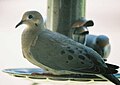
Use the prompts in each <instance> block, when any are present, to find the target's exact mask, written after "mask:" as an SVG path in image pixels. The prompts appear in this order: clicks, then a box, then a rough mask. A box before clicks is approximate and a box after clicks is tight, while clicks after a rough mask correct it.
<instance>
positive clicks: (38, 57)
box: [16, 11, 120, 85]
mask: <svg viewBox="0 0 120 85" xmlns="http://www.w3.org/2000/svg"><path fill="white" fill-rule="evenodd" d="M21 24H26V25H27V28H25V29H24V31H23V33H22V51H23V55H24V57H25V58H26V59H27V60H28V61H30V62H31V63H33V64H34V65H37V66H39V67H41V68H43V69H45V70H47V71H49V72H50V73H53V74H55V75H64V74H98V75H102V76H104V77H105V78H107V79H109V80H110V81H112V82H113V83H115V84H116V85H120V81H119V80H118V79H117V78H116V77H115V76H114V75H113V74H114V73H117V72H118V71H117V70H116V69H118V66H116V65H112V64H106V63H105V62H104V60H103V59H102V58H101V56H100V55H99V54H98V53H97V52H96V51H94V50H93V49H91V48H89V47H87V46H84V45H82V44H80V43H78V42H75V41H74V40H72V39H70V38H68V37H66V36H64V35H62V34H59V33H56V32H52V31H50V30H48V29H46V28H45V27H44V23H43V18H42V16H41V14H40V13H39V12H37V11H28V12H25V13H24V15H23V17H22V20H21V22H20V23H18V24H17V25H16V28H17V27H18V26H19V25H21Z"/></svg>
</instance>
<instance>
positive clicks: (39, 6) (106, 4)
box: [0, 0, 120, 85]
mask: <svg viewBox="0 0 120 85" xmlns="http://www.w3.org/2000/svg"><path fill="white" fill-rule="evenodd" d="M0 8H1V9H0V70H3V69H6V68H25V67H27V68H34V67H36V66H34V65H32V64H31V63H29V62H28V61H27V60H26V59H24V58H23V56H22V52H21V41H20V40H21V33H22V30H23V28H24V25H22V26H20V27H19V28H17V29H15V25H16V24H17V23H18V22H19V21H20V20H21V18H22V15H23V13H24V12H25V11H28V10H36V11H39V12H40V13H41V14H42V15H43V18H44V20H46V15H47V14H46V13H47V0H0ZM119 8H120V0H86V18H87V19H91V20H93V21H94V23H95V25H94V26H93V27H90V28H89V30H90V34H96V35H100V34H104V35H107V36H108V37H109V38H110V43H111V46H112V48H111V53H110V56H109V58H108V62H110V63H113V64H117V65H120V39H119V37H120V28H119V27H120V10H119ZM14 80H17V81H14ZM18 82H20V83H18ZM46 83H47V84H44V83H43V84H40V85H61V84H62V85H76V84H79V82H76V83H75V82H69V83H68V82H65V83H62V82H61V83H59V84H58V83H57V84H56V83H54V84H52V83H48V81H46ZM105 83H106V82H104V84H105ZM9 84H10V85H16V84H17V85H30V84H31V85H32V84H34V83H32V81H31V82H29V81H26V80H24V79H18V78H17V79H16V78H14V77H11V76H8V75H6V74H4V73H3V72H1V71H0V85H9ZM83 84H84V85H86V83H83ZM89 84H91V83H89ZM93 84H94V85H102V84H103V82H101V83H99V82H98V83H92V85H93ZM34 85H35V84H34ZM105 85H107V83H106V84H105ZM109 85H110V84H109Z"/></svg>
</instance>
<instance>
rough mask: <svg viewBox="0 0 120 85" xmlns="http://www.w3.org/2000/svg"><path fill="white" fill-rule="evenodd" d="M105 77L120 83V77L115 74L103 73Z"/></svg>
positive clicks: (117, 84) (119, 84)
mask: <svg viewBox="0 0 120 85" xmlns="http://www.w3.org/2000/svg"><path fill="white" fill-rule="evenodd" d="M103 76H104V77H105V78H107V79H108V80H109V81H111V82H113V83H114V84H116V85H120V81H119V79H118V78H116V77H115V76H114V75H113V74H103Z"/></svg>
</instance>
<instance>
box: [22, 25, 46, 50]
mask: <svg viewBox="0 0 120 85" xmlns="http://www.w3.org/2000/svg"><path fill="white" fill-rule="evenodd" d="M43 30H44V26H43V25H40V26H39V25H38V26H34V27H33V26H32V27H30V26H29V27H28V28H26V29H24V31H23V33H22V49H25V50H28V49H29V47H30V46H31V45H32V43H33V42H34V40H35V39H36V37H38V35H39V34H40V32H42V31H43Z"/></svg>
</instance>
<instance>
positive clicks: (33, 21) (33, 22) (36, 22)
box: [15, 11, 43, 28]
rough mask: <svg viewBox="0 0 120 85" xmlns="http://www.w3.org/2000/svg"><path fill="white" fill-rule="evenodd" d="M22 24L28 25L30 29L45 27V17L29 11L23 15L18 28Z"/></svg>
mask: <svg viewBox="0 0 120 85" xmlns="http://www.w3.org/2000/svg"><path fill="white" fill-rule="evenodd" d="M21 24H26V25H27V26H29V27H34V26H41V25H43V17H42V15H41V14H40V13H39V12H37V11H27V12H25V13H24V14H23V17H22V20H21V21H20V22H19V23H18V24H17V25H16V27H15V28H17V27H18V26H19V25H21Z"/></svg>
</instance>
